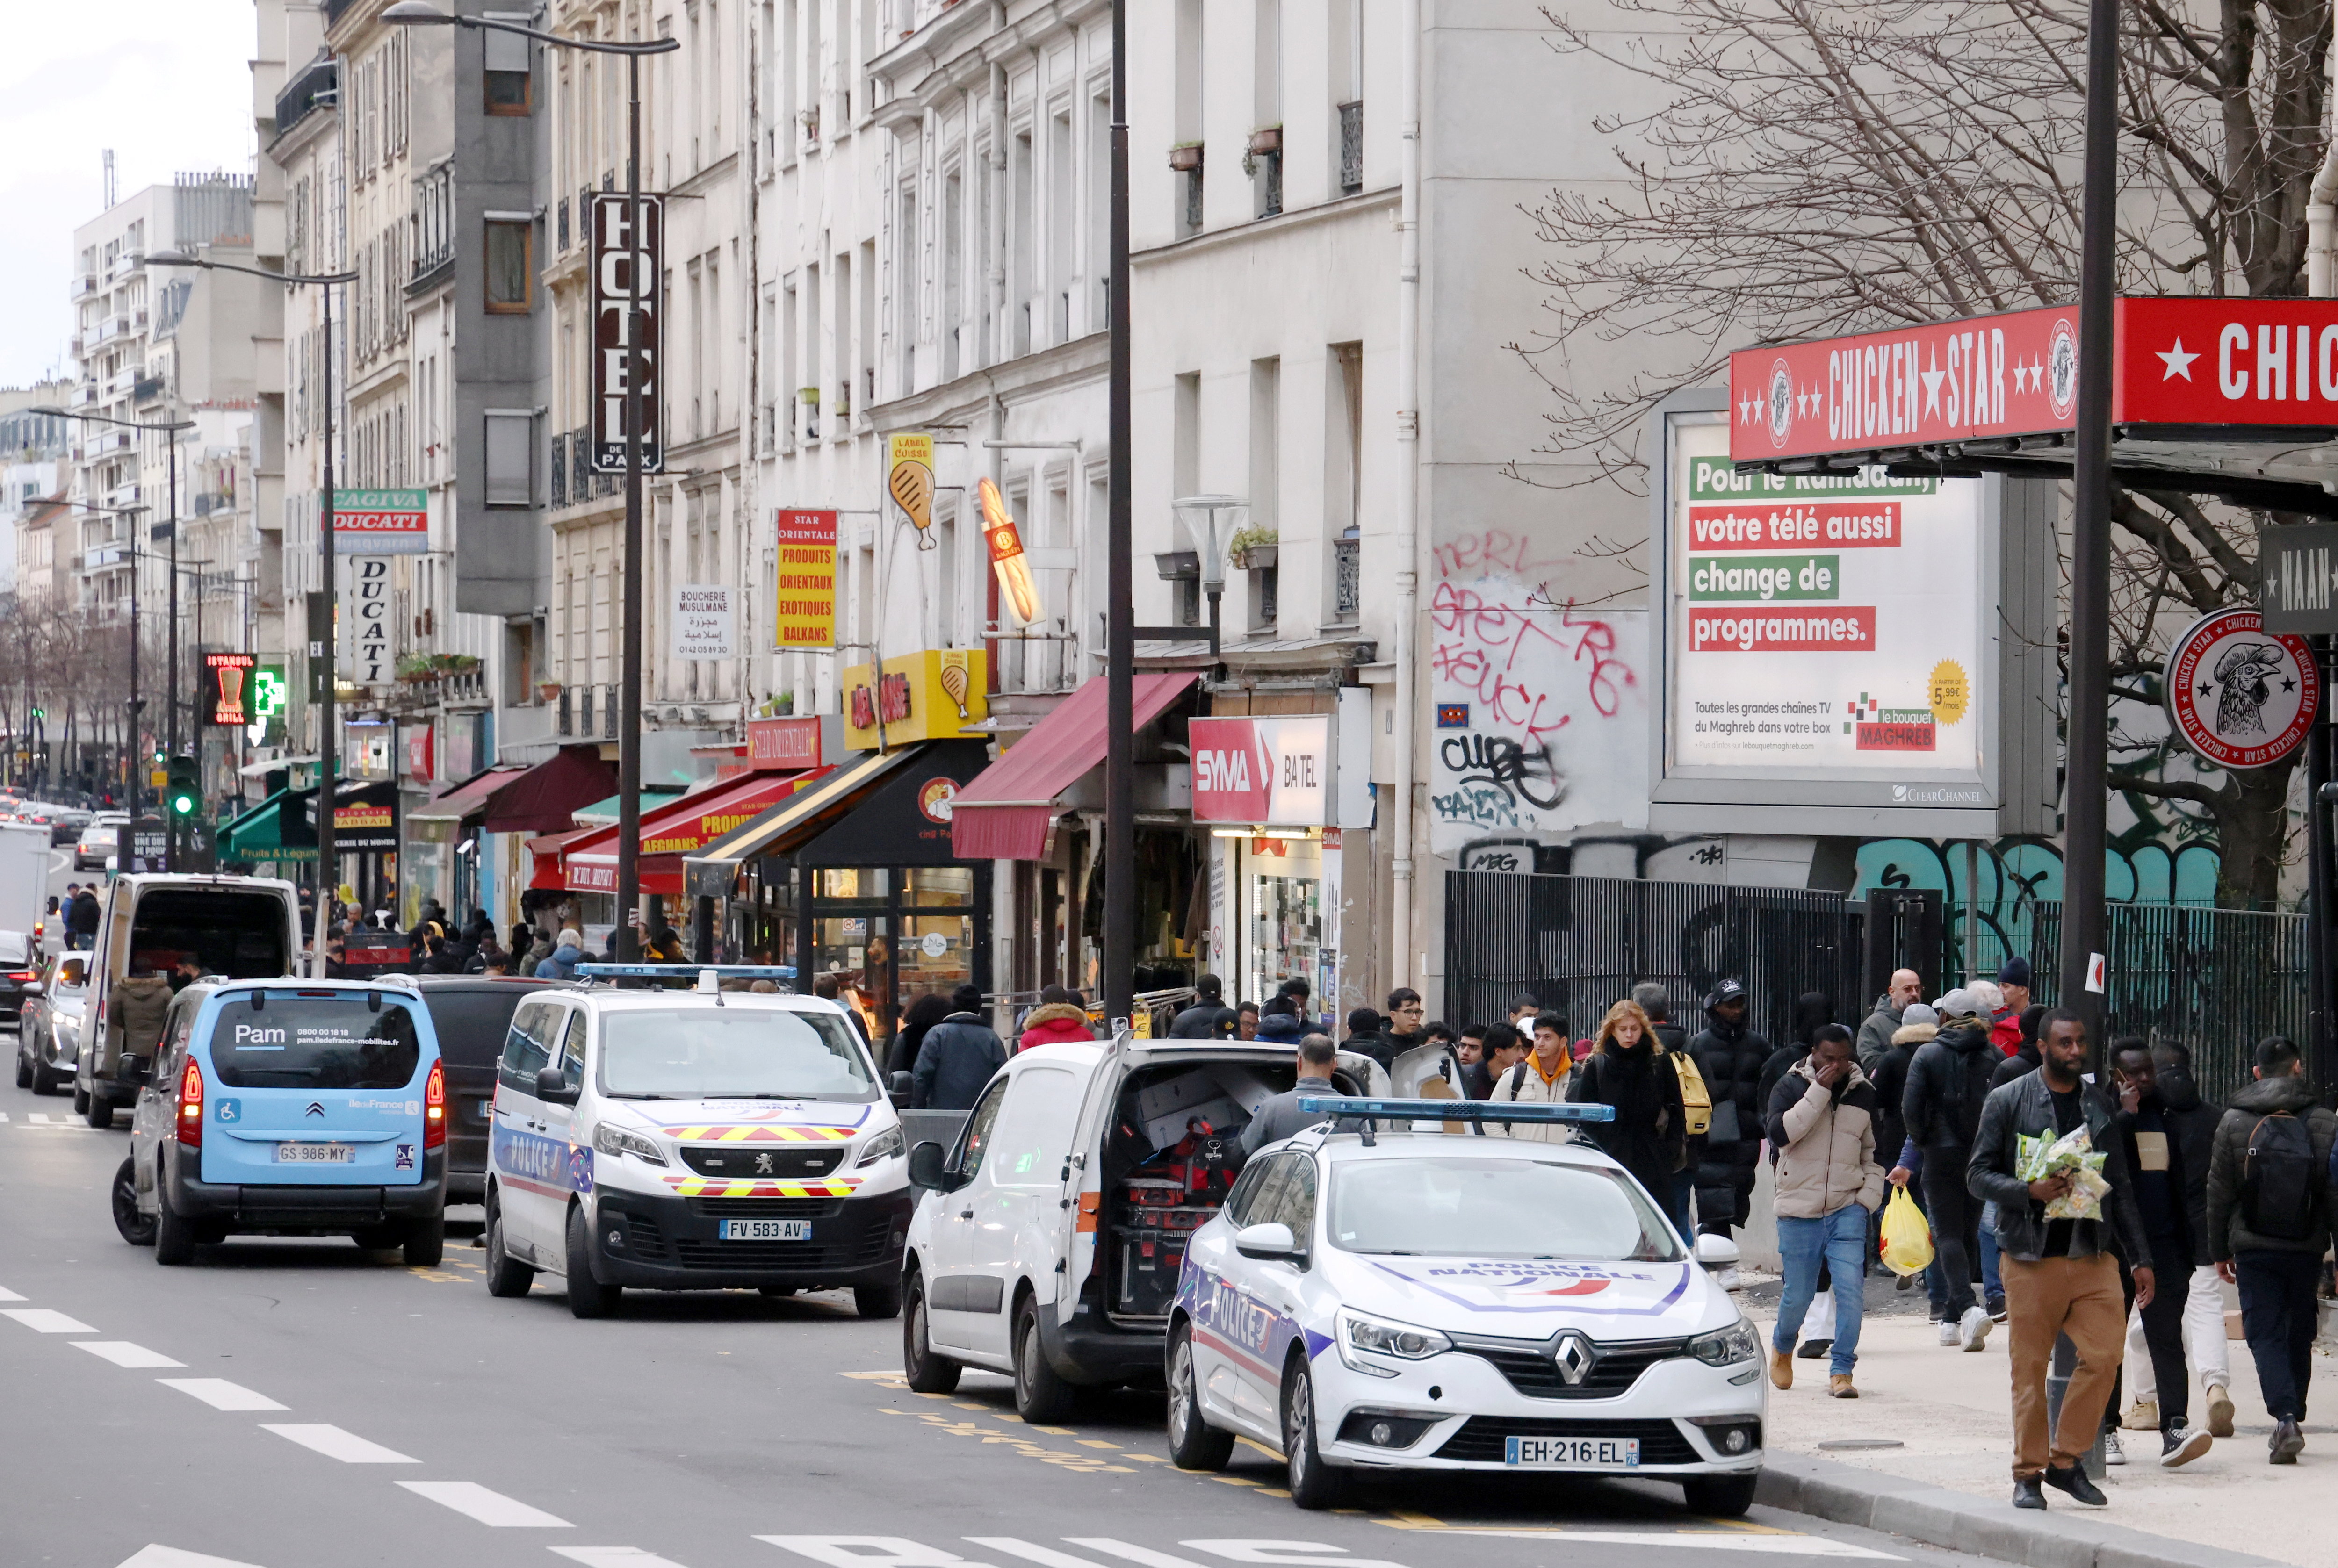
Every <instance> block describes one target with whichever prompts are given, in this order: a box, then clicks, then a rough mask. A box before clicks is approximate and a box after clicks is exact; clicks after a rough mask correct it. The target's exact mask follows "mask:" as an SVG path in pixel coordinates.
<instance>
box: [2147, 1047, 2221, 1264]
mask: <svg viewBox="0 0 2338 1568" xmlns="http://www.w3.org/2000/svg"><path fill="white" fill-rule="evenodd" d="M2159 1114H2160V1116H2161V1118H2162V1119H2163V1120H2165V1121H2166V1123H2167V1131H2168V1135H2169V1137H2170V1138H2171V1139H2172V1140H2173V1141H2174V1142H2175V1144H2176V1159H2177V1160H2179V1161H2182V1162H2183V1166H2184V1229H2185V1233H2186V1235H2188V1236H2189V1237H2190V1238H2191V1240H2192V1266H2193V1267H2194V1268H2196V1269H2199V1268H2205V1267H2206V1266H2207V1265H2209V1264H2211V1263H2214V1262H2215V1259H2214V1258H2212V1257H2210V1256H2209V1255H2208V1167H2209V1166H2210V1165H2212V1164H2213V1163H2215V1158H2216V1123H2217V1122H2220V1121H2222V1120H2223V1119H2224V1114H2225V1108H2224V1107H2223V1106H2221V1105H2216V1104H2212V1103H2208V1102H2206V1101H2204V1100H2202V1099H2201V1098H2200V1086H2199V1085H2198V1084H2197V1083H2194V1082H2193V1080H2192V1076H2191V1074H2190V1073H2180V1072H2177V1071H2176V1070H2175V1069H2173V1068H2162V1069H2161V1070H2160V1073H2159Z"/></svg>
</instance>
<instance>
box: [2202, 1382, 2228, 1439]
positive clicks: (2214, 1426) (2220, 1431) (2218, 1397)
mask: <svg viewBox="0 0 2338 1568" xmlns="http://www.w3.org/2000/svg"><path fill="white" fill-rule="evenodd" d="M2208 1435H2209V1436H2212V1437H2230V1436H2232V1435H2233V1396H2232V1393H2231V1391H2230V1390H2229V1389H2227V1388H2226V1387H2225V1386H2224V1385H2223V1384H2222V1383H2211V1384H2209V1385H2208Z"/></svg>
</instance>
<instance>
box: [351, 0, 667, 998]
mask: <svg viewBox="0 0 2338 1568" xmlns="http://www.w3.org/2000/svg"><path fill="white" fill-rule="evenodd" d="M381 19H382V20H383V21H384V22H387V23H390V24H393V25H404V26H409V27H410V26H425V27H429V26H436V27H469V28H474V29H476V30H478V31H481V32H495V33H511V34H516V35H518V36H519V37H522V38H533V39H535V41H536V42H537V43H539V44H549V45H550V46H551V47H553V48H555V49H574V50H576V51H578V52H580V53H583V54H617V55H622V56H624V61H625V236H626V244H627V245H628V246H629V247H630V248H631V252H630V257H629V260H628V262H627V265H626V268H625V282H626V289H625V296H626V299H625V564H624V629H623V632H622V633H621V635H622V637H623V639H624V641H623V644H622V652H621V656H620V657H621V662H622V668H621V671H620V675H619V679H620V681H622V683H623V691H624V698H623V703H624V706H623V709H622V711H621V712H620V714H619V718H618V722H617V926H616V932H615V936H614V941H615V943H616V949H617V958H618V960H619V962H621V963H629V962H631V961H632V960H634V958H636V957H638V956H640V942H639V939H638V937H637V936H636V935H635V933H634V912H635V911H637V910H638V909H639V908H640V907H641V901H642V876H641V839H642V428H643V425H642V305H641V301H642V278H641V265H642V259H643V253H642V248H641V247H642V56H643V55H644V54H670V53H672V52H673V51H674V50H676V49H679V48H681V47H682V40H681V39H679V38H653V39H649V40H646V41H644V42H642V43H638V44H627V43H618V42H615V41H614V40H612V41H605V42H604V41H602V40H599V39H591V38H563V37H562V36H560V35H559V34H556V33H545V32H540V31H538V30H537V29H535V28H534V27H526V26H523V25H520V24H519V23H516V22H505V21H500V20H496V19H493V18H489V17H485V16H450V15H447V13H446V12H444V11H441V10H439V9H438V8H437V6H435V5H430V4H428V3H427V0H398V4H396V5H391V6H389V7H388V9H387V10H385V11H383V12H382V14H381Z"/></svg>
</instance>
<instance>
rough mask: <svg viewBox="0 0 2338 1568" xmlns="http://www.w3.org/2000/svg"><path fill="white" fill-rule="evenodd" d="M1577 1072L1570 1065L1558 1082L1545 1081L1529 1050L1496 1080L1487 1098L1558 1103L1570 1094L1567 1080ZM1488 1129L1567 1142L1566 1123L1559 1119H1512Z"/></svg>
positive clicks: (1549, 1103)
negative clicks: (1533, 1120)
mask: <svg viewBox="0 0 2338 1568" xmlns="http://www.w3.org/2000/svg"><path fill="white" fill-rule="evenodd" d="M1574 1075H1575V1073H1574V1069H1573V1068H1572V1067H1570V1068H1569V1069H1568V1070H1567V1072H1565V1073H1560V1074H1559V1075H1558V1078H1557V1082H1555V1083H1545V1082H1543V1076H1542V1073H1541V1071H1540V1069H1538V1068H1537V1067H1536V1066H1535V1064H1534V1057H1533V1055H1532V1054H1531V1053H1530V1054H1528V1055H1526V1056H1523V1057H1520V1058H1519V1059H1518V1063H1516V1064H1515V1065H1513V1066H1512V1067H1511V1068H1510V1070H1509V1071H1508V1072H1507V1073H1503V1074H1502V1075H1501V1077H1499V1078H1498V1079H1497V1080H1495V1082H1494V1092H1493V1093H1491V1094H1489V1095H1488V1096H1487V1098H1488V1100H1493V1101H1498V1102H1499V1103H1504V1104H1514V1105H1556V1104H1557V1103H1559V1102H1560V1101H1562V1100H1564V1099H1566V1098H1567V1081H1568V1080H1569V1079H1570V1078H1572V1077H1573V1076H1574ZM1487 1131H1488V1132H1504V1133H1507V1134H1508V1135H1509V1136H1510V1137H1512V1138H1525V1139H1528V1140H1531V1141H1532V1142H1537V1143H1564V1142H1567V1126H1566V1123H1564V1122H1510V1123H1508V1124H1507V1125H1504V1126H1499V1127H1488V1129H1487Z"/></svg>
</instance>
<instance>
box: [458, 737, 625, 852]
mask: <svg viewBox="0 0 2338 1568" xmlns="http://www.w3.org/2000/svg"><path fill="white" fill-rule="evenodd" d="M616 790H617V768H616V764H614V762H604V761H603V760H601V749H600V748H599V747H598V746H563V747H562V748H561V749H560V750H559V751H558V752H557V753H556V754H555V755H554V757H553V759H552V760H550V761H549V762H540V763H538V764H536V765H535V767H533V768H531V769H528V770H527V771H526V772H525V773H522V774H520V775H519V776H518V777H516V778H515V779H512V780H511V782H510V783H508V784H506V785H504V786H503V787H502V788H501V789H497V790H496V792H495V793H494V794H492V795H490V796H488V797H487V810H486V816H487V819H486V829H487V831H488V832H490V833H559V832H564V831H565V830H566V829H567V828H569V827H571V826H572V825H573V822H574V818H575V814H576V809H577V808H578V807H579V806H590V805H591V804H593V802H594V801H595V800H605V799H608V798H609V797H610V796H611V795H614V794H615V793H616Z"/></svg>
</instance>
